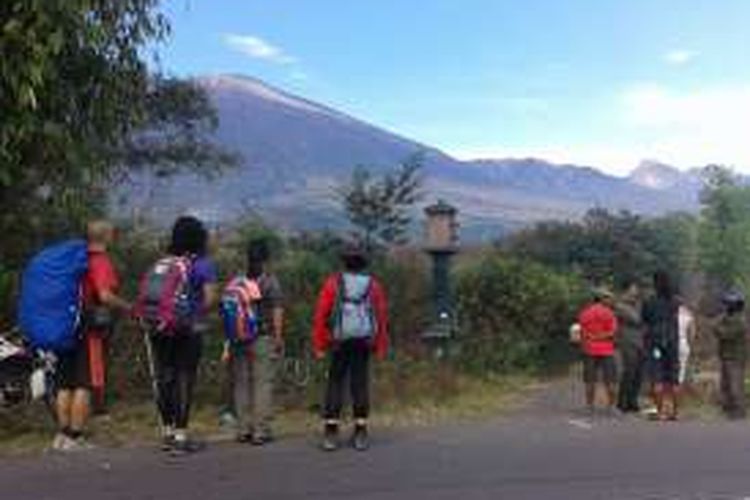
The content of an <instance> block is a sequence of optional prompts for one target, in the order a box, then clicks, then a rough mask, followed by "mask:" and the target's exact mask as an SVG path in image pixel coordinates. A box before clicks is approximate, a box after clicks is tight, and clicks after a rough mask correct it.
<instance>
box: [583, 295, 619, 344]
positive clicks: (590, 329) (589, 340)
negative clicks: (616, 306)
mask: <svg viewBox="0 0 750 500" xmlns="http://www.w3.org/2000/svg"><path fill="white" fill-rule="evenodd" d="M578 324H580V325H581V333H582V336H581V341H582V347H583V352H584V353H586V354H587V355H589V356H597V357H605V356H612V355H614V353H615V332H616V331H617V318H616V317H615V313H614V312H613V311H612V309H610V308H609V307H607V306H605V305H604V304H600V303H596V304H592V305H590V306H587V307H586V308H585V309H584V310H583V311H581V314H580V315H579V316H578Z"/></svg>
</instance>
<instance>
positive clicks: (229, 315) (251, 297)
mask: <svg viewBox="0 0 750 500" xmlns="http://www.w3.org/2000/svg"><path fill="white" fill-rule="evenodd" d="M261 298H262V294H261V291H260V285H259V283H258V281H257V280H253V279H250V278H247V277H245V276H237V277H235V278H233V279H232V280H231V281H230V282H229V283H228V284H227V286H226V288H224V292H223V293H222V295H221V302H220V305H219V309H220V313H221V319H222V322H223V325H224V336H225V338H226V340H227V341H228V342H230V343H233V344H249V343H251V342H253V341H254V340H255V339H257V338H258V334H259V331H258V330H259V328H258V303H259V302H260V300H261Z"/></svg>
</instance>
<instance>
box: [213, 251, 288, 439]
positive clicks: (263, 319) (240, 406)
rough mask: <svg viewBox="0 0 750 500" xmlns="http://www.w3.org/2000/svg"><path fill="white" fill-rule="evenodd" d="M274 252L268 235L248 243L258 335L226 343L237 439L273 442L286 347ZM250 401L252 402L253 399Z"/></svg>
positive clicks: (249, 277)
mask: <svg viewBox="0 0 750 500" xmlns="http://www.w3.org/2000/svg"><path fill="white" fill-rule="evenodd" d="M270 259H271V252H270V249H269V247H268V243H267V242H266V240H260V239H259V240H253V241H251V242H250V243H249V245H248V248H247V271H246V275H245V277H244V278H245V279H243V280H242V282H243V283H246V284H247V285H248V286H250V287H255V288H256V289H257V293H258V298H257V300H255V301H254V304H252V306H251V307H253V308H254V309H255V311H254V313H255V315H254V319H255V322H256V325H257V338H256V339H255V340H254V341H253V342H252V343H242V342H234V343H227V344H226V347H225V352H224V359H225V360H226V361H228V362H229V368H230V373H231V387H232V401H233V404H232V406H233V408H234V412H235V415H236V418H237V426H238V435H237V440H238V441H239V442H241V443H247V442H249V443H251V444H253V445H255V446H263V445H265V444H267V443H270V442H271V441H273V439H274V436H273V432H272V429H271V422H272V420H273V392H274V386H275V381H276V373H277V365H278V361H279V359H280V357H281V356H282V355H283V352H284V309H283V293H282V290H281V285H280V284H279V280H278V279H277V277H276V276H275V275H274V274H272V273H271V272H270V270H269V268H268V263H269V261H270ZM251 400H252V401H251Z"/></svg>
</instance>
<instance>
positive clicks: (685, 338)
mask: <svg viewBox="0 0 750 500" xmlns="http://www.w3.org/2000/svg"><path fill="white" fill-rule="evenodd" d="M677 300H678V302H679V307H678V309H677V332H678V335H679V346H678V348H677V349H678V354H679V361H680V370H679V373H678V376H677V383H678V384H679V387H680V388H683V387H684V385H685V383H686V382H687V381H688V378H689V376H690V354H691V353H692V350H693V344H694V343H695V339H696V337H697V336H698V329H697V326H696V322H695V315H694V314H693V311H691V310H690V308H689V307H688V306H687V304H685V301H684V300H682V298H678V299H677Z"/></svg>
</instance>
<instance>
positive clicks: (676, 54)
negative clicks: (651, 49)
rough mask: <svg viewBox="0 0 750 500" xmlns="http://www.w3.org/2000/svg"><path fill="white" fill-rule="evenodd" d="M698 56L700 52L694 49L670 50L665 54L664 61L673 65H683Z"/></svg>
mask: <svg viewBox="0 0 750 500" xmlns="http://www.w3.org/2000/svg"><path fill="white" fill-rule="evenodd" d="M696 57H698V53H697V52H695V51H693V50H684V49H680V50H670V51H669V52H667V53H665V54H664V56H663V59H664V62H666V63H667V64H671V65H673V66H683V65H685V64H688V63H690V62H692V61H693V59H695V58H696Z"/></svg>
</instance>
